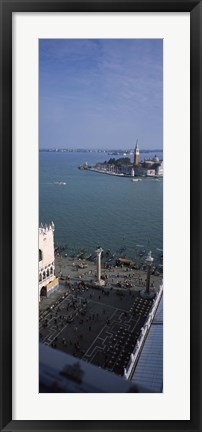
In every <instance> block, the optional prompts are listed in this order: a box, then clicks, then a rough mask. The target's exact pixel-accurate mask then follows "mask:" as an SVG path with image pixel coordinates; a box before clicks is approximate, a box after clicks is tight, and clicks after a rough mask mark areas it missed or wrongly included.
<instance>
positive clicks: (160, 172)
mask: <svg viewBox="0 0 202 432" xmlns="http://www.w3.org/2000/svg"><path fill="white" fill-rule="evenodd" d="M156 174H157V175H158V176H161V177H162V176H163V161H162V162H161V165H160V166H159V167H158V168H157V170H156Z"/></svg>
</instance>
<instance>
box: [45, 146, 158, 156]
mask: <svg viewBox="0 0 202 432" xmlns="http://www.w3.org/2000/svg"><path fill="white" fill-rule="evenodd" d="M39 152H49V153H108V154H110V155H121V154H130V153H131V150H116V149H115V150H114V149H112V150H109V149H108V150H107V149H103V150H102V149H79V148H77V149H72V148H47V149H43V148H41V149H39ZM141 153H163V149H154V150H153V149H152V150H150V149H145V150H144V149H142V150H141Z"/></svg>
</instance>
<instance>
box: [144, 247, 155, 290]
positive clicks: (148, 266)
mask: <svg viewBox="0 0 202 432" xmlns="http://www.w3.org/2000/svg"><path fill="white" fill-rule="evenodd" d="M145 261H146V263H147V281H146V289H145V292H146V294H149V287H150V272H151V265H152V263H153V261H154V258H152V256H151V251H150V252H149V253H148V256H147V258H146V260H145Z"/></svg>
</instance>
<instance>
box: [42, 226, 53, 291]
mask: <svg viewBox="0 0 202 432" xmlns="http://www.w3.org/2000/svg"><path fill="white" fill-rule="evenodd" d="M54 230H55V227H54V224H53V222H52V224H51V225H49V226H47V225H41V227H40V228H39V296H40V293H41V289H42V288H43V287H44V288H46V287H47V285H48V284H49V283H50V282H52V281H53V280H54V279H55V254H54Z"/></svg>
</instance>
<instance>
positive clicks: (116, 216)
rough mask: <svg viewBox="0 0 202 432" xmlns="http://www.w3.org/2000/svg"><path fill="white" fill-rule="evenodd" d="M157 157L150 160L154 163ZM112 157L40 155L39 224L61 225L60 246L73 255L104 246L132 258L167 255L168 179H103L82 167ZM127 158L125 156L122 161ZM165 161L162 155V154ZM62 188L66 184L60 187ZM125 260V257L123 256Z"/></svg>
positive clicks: (58, 229) (57, 227) (57, 234)
mask: <svg viewBox="0 0 202 432" xmlns="http://www.w3.org/2000/svg"><path fill="white" fill-rule="evenodd" d="M150 156H154V154H152V155H149V154H144V157H146V158H148V157H150ZM110 157H115V156H109V155H108V154H107V153H98V152H92V153H86V152H68V153H66V152H40V153H39V224H40V223H41V222H42V223H50V222H51V221H53V222H54V224H55V244H58V245H63V246H64V247H65V248H66V250H67V251H70V250H72V251H73V250H75V251H76V250H79V249H85V251H87V252H89V253H94V251H95V249H96V248H97V247H98V246H100V247H102V248H103V249H110V250H111V252H112V253H116V254H117V255H118V254H119V250H120V251H121V249H124V255H125V256H126V257H127V258H134V259H135V258H137V257H138V256H139V255H140V251H141V250H143V249H145V250H146V251H149V250H151V251H152V255H153V256H154V258H155V259H156V261H157V260H160V255H161V254H162V252H160V251H159V250H158V249H163V179H160V180H159V181H157V180H156V179H154V178H147V177H143V178H142V181H138V182H133V181H132V179H131V178H127V177H124V178H122V177H115V176H110V175H104V174H99V173H95V172H90V171H87V170H79V169H78V167H79V165H81V164H84V163H85V162H88V164H95V163H96V162H104V161H105V160H109V158H110ZM116 157H121V156H116ZM159 157H160V158H162V153H161V154H159ZM60 182H63V183H66V184H59V183H60ZM122 255H123V252H122Z"/></svg>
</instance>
